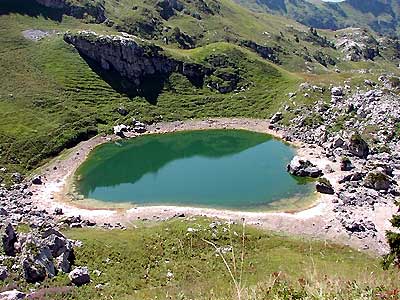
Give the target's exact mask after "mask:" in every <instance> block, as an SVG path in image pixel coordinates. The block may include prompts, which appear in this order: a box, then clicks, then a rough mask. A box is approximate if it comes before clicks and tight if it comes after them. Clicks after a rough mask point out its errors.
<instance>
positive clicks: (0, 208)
mask: <svg viewBox="0 0 400 300" xmlns="http://www.w3.org/2000/svg"><path fill="white" fill-rule="evenodd" d="M0 216H5V217H7V216H8V212H7V211H6V210H5V209H4V208H3V207H0Z"/></svg>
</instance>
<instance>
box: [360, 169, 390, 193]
mask: <svg viewBox="0 0 400 300" xmlns="http://www.w3.org/2000/svg"><path fill="white" fill-rule="evenodd" d="M391 185H392V181H391V179H390V177H389V176H387V175H386V174H384V173H382V172H370V173H368V174H367V176H366V177H365V179H364V186H365V187H367V188H370V189H374V190H377V191H382V190H384V191H387V190H389V188H390V187H391Z"/></svg>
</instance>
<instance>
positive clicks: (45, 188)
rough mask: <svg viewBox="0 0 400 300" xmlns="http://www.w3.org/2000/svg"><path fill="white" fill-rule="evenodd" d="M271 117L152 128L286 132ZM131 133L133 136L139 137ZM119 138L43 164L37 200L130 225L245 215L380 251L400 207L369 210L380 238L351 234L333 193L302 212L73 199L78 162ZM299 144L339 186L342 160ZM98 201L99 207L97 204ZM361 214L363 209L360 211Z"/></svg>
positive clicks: (269, 226)
mask: <svg viewBox="0 0 400 300" xmlns="http://www.w3.org/2000/svg"><path fill="white" fill-rule="evenodd" d="M268 126H269V122H268V121H266V120H255V119H208V120H202V121H200V120H189V121H178V122H170V123H158V124H154V125H151V126H150V127H149V128H148V132H147V133H146V134H149V133H167V132H175V131H182V130H200V129H245V130H251V131H256V132H263V133H268V134H271V135H273V136H276V137H278V138H279V137H282V136H283V134H284V132H278V131H273V130H271V129H269V128H268ZM134 136H135V135H132V136H131V137H134ZM114 139H117V138H116V137H115V136H111V135H110V136H97V137H94V138H92V139H90V140H88V141H85V142H82V143H80V144H79V145H78V146H76V147H75V148H73V149H70V150H69V151H68V153H65V154H63V155H62V156H61V157H60V158H57V159H54V160H53V161H51V162H50V163H49V164H47V165H46V166H45V167H43V168H42V169H41V170H40V175H41V176H42V178H43V182H44V183H43V184H42V185H34V186H32V192H33V197H32V200H33V201H34V202H35V204H36V205H37V206H38V207H39V208H42V209H46V210H48V211H50V212H51V211H54V209H55V208H62V210H63V212H64V213H65V215H68V216H71V215H75V216H77V215H81V216H82V217H84V218H87V219H92V220H94V221H96V222H107V223H115V222H121V223H123V224H126V225H129V224H130V223H132V222H134V221H137V220H146V219H148V220H165V219H169V218H171V217H176V216H179V215H185V216H196V215H197V216H207V217H216V218H221V219H227V220H241V219H242V218H245V219H246V222H247V223H249V224H253V225H256V226H260V227H262V228H265V229H269V230H274V231H279V232H282V233H287V234H296V235H305V236H310V237H315V238H318V239H326V240H330V241H335V242H338V243H343V244H348V245H351V246H353V247H355V248H359V249H370V250H371V251H373V252H375V253H379V254H380V253H383V252H385V251H386V250H387V246H386V244H385V237H384V234H385V231H386V230H387V229H389V228H390V222H389V221H388V220H389V219H390V217H391V216H392V214H393V213H394V212H395V211H396V207H395V206H393V207H388V206H384V207H377V208H376V209H375V211H374V214H373V215H372V216H370V218H371V219H372V221H373V222H374V224H375V225H376V227H377V231H378V232H377V237H376V238H375V239H362V240H361V239H358V238H354V237H351V236H349V235H348V234H347V233H346V232H345V231H344V230H343V229H342V226H341V225H340V224H339V223H338V221H337V220H336V218H335V214H334V212H333V206H334V205H333V202H332V200H333V199H334V196H331V195H323V194H320V195H318V197H317V200H316V202H315V203H314V205H313V206H312V207H310V208H307V209H304V210H302V211H298V212H239V211H229V210H220V209H208V208H194V207H180V206H179V207H178V206H144V207H135V208H129V207H128V208H127V207H119V208H113V209H111V208H98V207H97V206H92V205H90V206H89V205H87V206H85V201H73V200H72V195H71V194H70V192H69V189H70V183H71V180H72V176H73V174H74V172H75V171H76V169H77V168H78V166H79V165H80V164H81V163H82V162H83V161H84V160H85V159H86V158H87V156H88V154H89V153H90V151H91V150H93V149H94V147H96V146H97V145H100V144H102V143H105V142H109V141H112V140H114ZM293 145H295V146H296V147H297V148H298V155H300V156H302V157H305V158H307V159H309V160H310V161H312V162H313V163H314V164H316V165H317V166H318V167H320V168H321V169H322V170H324V169H326V167H327V166H328V165H329V166H330V167H331V168H332V169H333V172H331V173H327V174H326V175H325V177H327V178H328V179H329V180H330V182H331V183H332V184H333V186H334V187H335V186H336V185H337V181H338V180H339V178H340V177H341V176H342V175H343V173H342V171H340V167H339V164H338V163H332V162H331V161H329V160H327V159H326V158H324V157H322V155H321V150H322V149H319V148H318V147H315V148H308V147H306V146H305V145H303V144H302V143H299V142H296V143H293ZM94 207H96V208H94ZM360 216H362V214H360Z"/></svg>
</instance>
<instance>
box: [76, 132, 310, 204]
mask: <svg viewBox="0 0 400 300" xmlns="http://www.w3.org/2000/svg"><path fill="white" fill-rule="evenodd" d="M294 155H295V151H294V149H293V148H292V147H290V146H288V145H287V144H285V143H283V142H281V141H279V140H276V139H273V138H272V137H271V136H269V135H265V134H261V133H255V132H249V131H243V130H207V131H188V132H180V133H169V134H163V135H147V136H141V137H138V138H135V139H131V140H126V141H122V142H116V143H107V144H103V145H100V146H99V147H97V148H96V149H95V150H94V151H93V152H92V153H91V155H90V156H89V158H88V159H87V160H86V161H85V162H84V163H83V164H82V165H81V167H80V168H79V169H78V170H77V178H78V180H77V181H76V186H77V191H78V193H80V194H82V195H84V196H85V197H86V198H89V199H96V200H100V201H104V202H111V203H132V204H137V205H159V204H162V205H190V206H200V207H217V208H229V209H255V208H260V207H268V205H270V204H271V203H273V202H274V201H278V200H282V199H286V198H301V197H303V198H304V197H305V196H308V195H309V194H310V192H311V190H312V185H311V184H310V183H304V182H301V181H299V179H297V178H295V177H293V176H291V175H290V174H288V173H287V172H286V165H287V164H288V163H289V162H290V160H291V159H292V157H293V156H294Z"/></svg>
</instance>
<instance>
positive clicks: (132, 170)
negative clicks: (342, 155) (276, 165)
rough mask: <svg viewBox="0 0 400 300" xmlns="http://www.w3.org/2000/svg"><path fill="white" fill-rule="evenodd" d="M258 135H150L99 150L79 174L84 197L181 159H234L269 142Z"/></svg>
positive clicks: (209, 132)
mask: <svg viewBox="0 0 400 300" xmlns="http://www.w3.org/2000/svg"><path fill="white" fill-rule="evenodd" d="M270 139H271V137H269V136H267V135H265V134H260V133H252V134H243V132H241V131H231V130H224V131H222V130H212V131H208V132H207V134H206V133H205V132H201V131H193V132H184V133H175V134H167V135H150V136H143V137H139V138H136V139H134V140H132V141H126V142H123V143H122V144H104V145H102V146H100V147H98V148H97V149H96V150H95V152H94V153H93V154H92V155H91V156H90V157H89V159H88V160H87V161H86V162H85V163H84V164H83V165H82V166H81V168H80V169H79V170H78V174H79V175H80V176H81V179H83V180H84V186H81V192H82V193H83V194H87V193H88V192H89V191H92V190H93V189H94V188H95V187H98V186H103V187H106V186H115V185H119V184H123V183H135V182H137V181H138V180H140V179H141V178H142V176H144V175H145V174H148V173H157V172H158V171H159V170H160V169H161V168H162V167H164V166H165V165H166V164H168V163H170V162H172V161H174V160H178V159H183V158H190V157H194V156H202V157H208V158H219V157H223V156H228V155H233V154H237V153H240V152H242V151H245V150H246V149H249V148H252V147H254V146H256V145H258V144H261V143H264V142H266V141H268V140H270Z"/></svg>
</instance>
